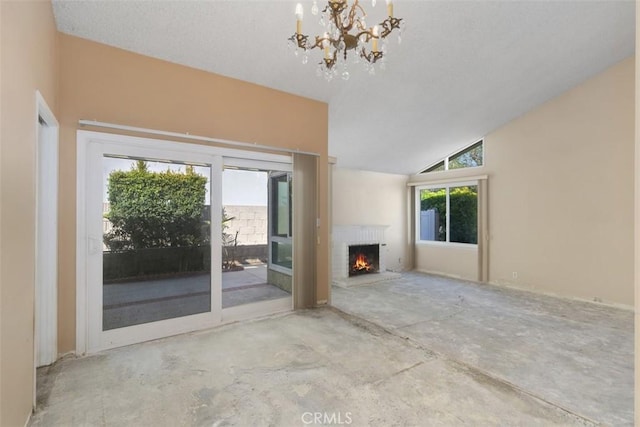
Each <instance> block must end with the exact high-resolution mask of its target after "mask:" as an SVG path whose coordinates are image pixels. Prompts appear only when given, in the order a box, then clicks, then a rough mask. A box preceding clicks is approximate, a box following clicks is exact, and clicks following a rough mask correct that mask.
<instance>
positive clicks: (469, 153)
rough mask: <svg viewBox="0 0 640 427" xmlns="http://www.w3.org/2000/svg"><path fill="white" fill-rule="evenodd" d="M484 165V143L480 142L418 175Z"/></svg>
mask: <svg viewBox="0 0 640 427" xmlns="http://www.w3.org/2000/svg"><path fill="white" fill-rule="evenodd" d="M483 164H484V141H483V140H480V141H478V142H476V143H475V144H473V145H470V146H469V147H466V148H464V149H462V150H460V151H458V152H457V153H454V154H452V155H451V156H449V157H446V158H445V159H443V160H440V161H439V162H437V163H435V164H434V165H432V166H429V167H428V168H426V169H425V170H423V171H422V172H420V173H430V172H440V171H445V170H451V169H462V168H474V167H477V166H482V165H483Z"/></svg>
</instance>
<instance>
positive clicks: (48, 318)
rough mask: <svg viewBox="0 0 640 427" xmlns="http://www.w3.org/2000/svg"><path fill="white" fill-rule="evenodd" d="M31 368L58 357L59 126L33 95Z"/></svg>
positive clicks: (42, 101)
mask: <svg viewBox="0 0 640 427" xmlns="http://www.w3.org/2000/svg"><path fill="white" fill-rule="evenodd" d="M35 98H36V114H35V127H36V133H35V134H36V150H35V156H36V159H35V160H36V217H35V218H36V226H35V231H36V232H35V236H36V237H35V238H36V242H35V243H36V244H35V248H36V254H35V261H36V269H35V290H34V295H35V298H34V314H35V319H34V327H33V328H34V331H33V335H34V339H33V352H34V382H35V379H36V375H35V368H37V367H39V366H45V365H50V364H51V363H53V362H55V361H56V359H57V357H58V131H59V127H60V126H59V124H58V120H56V118H55V116H54V114H53V112H52V111H51V109H50V108H49V106H48V105H47V102H46V101H45V100H44V97H43V96H42V94H41V93H40V92H39V91H36V94H35ZM34 406H35V386H34Z"/></svg>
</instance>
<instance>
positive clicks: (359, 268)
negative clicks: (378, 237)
mask: <svg viewBox="0 0 640 427" xmlns="http://www.w3.org/2000/svg"><path fill="white" fill-rule="evenodd" d="M348 262H349V264H348V270H349V277H351V276H357V275H360V274H370V273H377V272H378V271H380V245H350V246H349V261H348Z"/></svg>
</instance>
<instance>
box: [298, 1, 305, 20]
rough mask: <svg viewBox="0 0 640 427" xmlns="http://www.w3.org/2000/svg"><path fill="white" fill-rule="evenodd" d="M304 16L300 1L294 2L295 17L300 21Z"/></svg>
mask: <svg viewBox="0 0 640 427" xmlns="http://www.w3.org/2000/svg"><path fill="white" fill-rule="evenodd" d="M303 18H304V9H303V8H302V3H298V4H296V19H297V20H298V21H302V19H303Z"/></svg>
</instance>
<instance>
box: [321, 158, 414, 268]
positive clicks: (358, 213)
mask: <svg viewBox="0 0 640 427" xmlns="http://www.w3.org/2000/svg"><path fill="white" fill-rule="evenodd" d="M406 184H407V177H406V176H405V175H392V174H386V173H378V172H366V171H361V170H353V169H343V168H335V169H334V170H333V201H332V203H333V224H334V225H388V226H389V228H388V229H387V230H386V231H385V238H386V240H387V266H386V267H387V269H389V270H394V271H401V270H407V269H411V267H412V261H411V256H410V254H411V250H410V247H409V246H408V241H407V185H406Z"/></svg>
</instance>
